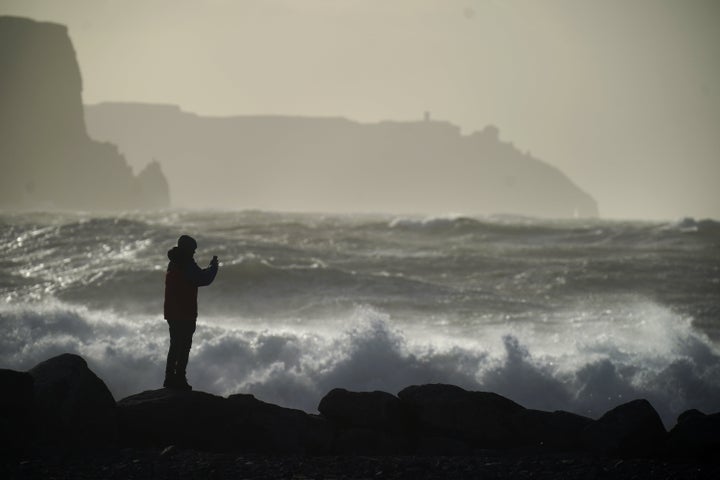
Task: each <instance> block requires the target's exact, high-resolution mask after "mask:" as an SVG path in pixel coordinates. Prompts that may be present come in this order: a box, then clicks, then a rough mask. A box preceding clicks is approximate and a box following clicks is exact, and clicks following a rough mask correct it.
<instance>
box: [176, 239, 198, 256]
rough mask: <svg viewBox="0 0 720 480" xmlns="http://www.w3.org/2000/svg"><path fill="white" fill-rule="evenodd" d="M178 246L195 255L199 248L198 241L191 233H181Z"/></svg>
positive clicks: (184, 251) (190, 254) (183, 250)
mask: <svg viewBox="0 0 720 480" xmlns="http://www.w3.org/2000/svg"><path fill="white" fill-rule="evenodd" d="M177 246H178V248H179V249H180V250H182V252H183V253H185V254H186V255H189V256H193V255H194V254H195V250H196V249H197V242H196V241H195V239H194V238H192V237H191V236H190V235H181V236H180V238H178V242H177Z"/></svg>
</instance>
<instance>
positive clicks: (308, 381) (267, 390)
mask: <svg viewBox="0 0 720 480" xmlns="http://www.w3.org/2000/svg"><path fill="white" fill-rule="evenodd" d="M0 225H1V228H0V236H1V240H0V252H1V255H0V265H1V269H0V298H2V300H3V301H2V302H0V326H1V328H2V332H3V333H2V336H0V367H2V368H11V369H16V370H26V369H29V368H31V367H33V366H34V365H35V364H37V363H38V362H40V361H43V360H46V359H48V358H50V357H52V356H54V355H57V354H60V353H64V352H72V353H77V354H79V355H82V356H83V357H84V358H85V359H86V360H87V361H88V364H89V366H90V368H91V369H92V370H93V371H95V372H96V373H97V374H98V375H99V376H100V377H101V378H102V379H103V380H104V381H105V382H106V383H107V385H108V387H109V389H110V391H111V392H112V393H113V395H114V396H115V398H116V399H117V400H119V399H121V398H123V397H125V396H128V395H131V394H134V393H137V392H140V391H143V390H148V389H156V388H160V386H161V384H162V380H163V374H164V363H165V356H166V353H167V347H168V342H169V338H168V328H167V323H166V322H165V320H164V319H163V315H162V308H163V290H164V273H165V269H166V266H167V256H166V253H167V250H168V249H170V248H171V247H172V246H173V245H175V242H176V240H177V238H178V236H179V235H180V234H189V235H192V236H193V237H195V238H196V239H197V240H198V243H199V246H198V250H197V254H196V256H195V258H196V260H197V262H198V264H199V265H200V266H201V267H205V266H207V265H208V263H209V261H210V259H211V257H212V256H213V255H217V256H218V257H219V258H220V262H221V263H220V271H219V273H218V275H217V278H216V279H215V282H214V283H213V284H212V285H210V286H208V287H203V288H201V289H200V294H199V311H200V314H199V318H198V329H197V331H196V334H195V337H194V340H193V348H192V352H191V357H190V365H189V369H188V380H189V382H190V383H191V384H192V385H193V387H194V389H196V390H203V391H207V392H210V393H215V394H220V395H227V394H232V393H252V394H254V395H255V396H256V397H257V398H259V399H261V400H264V401H267V402H271V403H275V404H278V405H282V406H286V407H294V408H299V409H302V410H305V411H307V412H316V409H317V405H318V402H319V400H320V399H321V398H322V396H323V395H325V394H326V393H327V392H328V391H329V390H331V389H332V388H335V387H342V388H347V389H350V390H356V391H367V390H383V391H387V392H391V393H397V392H398V391H399V390H401V389H402V388H404V387H406V386H408V385H413V384H424V383H450V384H455V385H459V386H461V387H463V388H466V389H470V390H482V391H492V392H496V393H499V394H501V395H504V396H506V397H509V398H511V399H512V400H515V401H516V402H518V403H520V404H522V405H523V406H525V407H528V408H537V409H543V410H556V409H563V410H568V411H572V412H576V413H579V414H583V415H587V416H590V417H593V418H597V417H598V416H599V415H601V414H602V413H604V412H605V411H607V410H609V409H610V408H612V407H614V406H617V405H619V404H621V403H625V402H627V401H629V400H632V399H634V398H646V399H648V400H650V402H651V403H652V404H653V406H654V407H655V408H656V409H657V411H658V412H659V413H660V415H661V417H662V418H663V421H664V422H665V424H666V425H667V426H671V425H672V424H674V422H675V419H676V416H677V415H678V414H679V413H681V412H682V411H684V410H686V409H688V408H697V409H700V410H702V411H704V412H706V413H708V412H715V411H717V410H720V295H719V294H720V223H718V222H715V221H711V220H703V221H699V220H693V219H683V220H680V221H677V222H665V223H663V222H631V221H609V220H581V219H577V220H563V221H549V220H537V219H528V218H522V217H502V216H497V217H467V216H453V215H448V216H444V217H420V216H392V215H387V216H384V215H320V214H297V213H294V214H289V213H268V212H260V211H242V212H212V211H204V212H193V211H165V212H156V213H127V214H122V215H98V214H89V213H73V214H70V213H55V212H53V213H22V214H21V213H17V214H8V213H5V214H2V215H0Z"/></svg>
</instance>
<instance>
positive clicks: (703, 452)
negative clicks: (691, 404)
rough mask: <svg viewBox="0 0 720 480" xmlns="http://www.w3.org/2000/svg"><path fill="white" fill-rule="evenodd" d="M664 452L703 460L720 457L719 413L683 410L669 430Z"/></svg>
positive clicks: (674, 455)
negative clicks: (709, 413) (710, 413)
mask: <svg viewBox="0 0 720 480" xmlns="http://www.w3.org/2000/svg"><path fill="white" fill-rule="evenodd" d="M665 454H666V455H669V456H673V457H680V458H696V459H700V460H704V461H709V460H713V459H716V460H717V459H720V413H715V414H712V415H705V414H704V413H702V412H700V411H698V410H688V411H686V412H683V413H682V414H681V415H680V416H679V417H678V421H677V425H675V427H673V429H672V430H670V434H669V435H668V439H667V442H666V451H665Z"/></svg>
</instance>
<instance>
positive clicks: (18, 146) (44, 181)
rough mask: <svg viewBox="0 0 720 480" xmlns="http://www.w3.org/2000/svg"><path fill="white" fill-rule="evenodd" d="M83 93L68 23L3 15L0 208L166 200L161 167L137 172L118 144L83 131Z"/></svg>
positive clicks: (146, 204) (96, 206)
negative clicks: (140, 173)
mask: <svg viewBox="0 0 720 480" xmlns="http://www.w3.org/2000/svg"><path fill="white" fill-rule="evenodd" d="M81 97H82V79H81V77H80V68H79V66H78V62H77V58H76V56H75V51H74V48H73V45H72V43H71V41H70V37H69V36H68V32H67V29H66V27H64V26H62V25H58V24H54V23H45V22H36V21H33V20H30V19H25V18H18V17H7V16H3V17H0V168H1V169H2V176H0V208H18V209H80V210H124V209H139V208H161V207H166V206H168V205H169V197H168V193H167V183H166V182H165V181H164V176H163V174H162V172H161V171H160V169H159V166H153V167H151V169H150V171H149V172H148V173H146V174H145V175H144V176H141V177H140V178H138V177H136V176H135V175H133V172H132V170H131V168H130V166H129V165H128V164H127V162H126V161H125V159H124V157H123V156H122V155H121V154H120V153H119V151H118V149H117V147H116V146H115V145H112V144H110V143H105V142H98V141H95V140H93V139H91V138H90V137H88V134H87V131H86V129H85V119H84V115H83V107H82V98H81ZM146 161H147V160H146Z"/></svg>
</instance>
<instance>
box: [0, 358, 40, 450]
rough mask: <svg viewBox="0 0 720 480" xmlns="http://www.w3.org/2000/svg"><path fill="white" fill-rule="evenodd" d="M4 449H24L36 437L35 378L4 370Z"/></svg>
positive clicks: (0, 375) (0, 399) (0, 423)
mask: <svg viewBox="0 0 720 480" xmlns="http://www.w3.org/2000/svg"><path fill="white" fill-rule="evenodd" d="M0 392H2V394H0V449H3V450H7V449H21V448H24V447H25V446H27V445H29V444H30V443H31V441H32V439H33V437H34V436H35V425H34V424H33V418H32V415H33V402H34V400H33V396H34V393H33V377H32V376H31V375H30V374H28V373H25V372H16V371H14V370H5V369H0Z"/></svg>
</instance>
